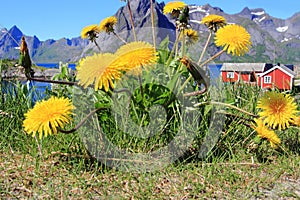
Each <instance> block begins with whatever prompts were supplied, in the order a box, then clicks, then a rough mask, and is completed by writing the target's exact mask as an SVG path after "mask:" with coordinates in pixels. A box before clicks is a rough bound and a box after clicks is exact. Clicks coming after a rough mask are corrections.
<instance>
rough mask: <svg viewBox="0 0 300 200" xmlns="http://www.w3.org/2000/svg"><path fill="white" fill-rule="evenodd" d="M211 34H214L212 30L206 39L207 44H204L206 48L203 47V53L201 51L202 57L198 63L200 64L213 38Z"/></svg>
mask: <svg viewBox="0 0 300 200" xmlns="http://www.w3.org/2000/svg"><path fill="white" fill-rule="evenodd" d="M211 36H212V31H210V32H209V35H208V38H207V41H206V43H205V46H204V48H203V51H202V53H201V55H200V58H199V60H198V63H197V64H198V65H200V63H201V61H202V59H203V56H204V53H205V52H206V50H207V47H208V44H209V41H210V39H211Z"/></svg>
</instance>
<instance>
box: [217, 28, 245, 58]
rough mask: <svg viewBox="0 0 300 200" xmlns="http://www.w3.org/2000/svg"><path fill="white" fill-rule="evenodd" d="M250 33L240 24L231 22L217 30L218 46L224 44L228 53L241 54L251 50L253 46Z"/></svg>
mask: <svg viewBox="0 0 300 200" xmlns="http://www.w3.org/2000/svg"><path fill="white" fill-rule="evenodd" d="M250 38H251V37H250V34H249V33H248V32H247V30H246V29H245V28H244V27H242V26H239V25H236V24H231V25H227V26H224V27H222V28H220V29H218V31H217V32H216V36H215V44H216V46H218V47H219V46H223V49H224V50H226V51H227V53H228V54H230V53H232V54H233V55H237V56H241V55H244V54H245V53H246V52H248V51H249V48H250V47H251V41H250Z"/></svg>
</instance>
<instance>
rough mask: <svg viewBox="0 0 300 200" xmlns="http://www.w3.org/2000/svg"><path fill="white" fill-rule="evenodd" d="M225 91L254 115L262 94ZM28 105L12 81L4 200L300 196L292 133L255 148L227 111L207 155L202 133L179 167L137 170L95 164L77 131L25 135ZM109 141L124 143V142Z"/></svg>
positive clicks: (4, 143)
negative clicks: (40, 136) (279, 143)
mask: <svg viewBox="0 0 300 200" xmlns="http://www.w3.org/2000/svg"><path fill="white" fill-rule="evenodd" d="M1 88H2V83H1ZM224 90H225V91H226V103H230V104H231V105H233V106H237V107H239V108H242V109H245V110H247V111H249V112H254V111H255V109H254V108H255V107H256V103H257V99H258V98H259V97H260V95H261V92H260V90H259V89H258V88H254V87H249V86H247V85H240V86H239V87H236V86H232V85H227V86H226V87H225V88H224ZM201 98H203V99H205V98H207V97H201ZM201 98H200V100H203V99H201ZM30 102H31V99H30V94H29V92H28V90H27V89H26V87H25V86H21V85H18V84H17V87H16V90H15V94H14V95H10V94H4V93H1V102H0V110H1V111H3V112H5V113H8V115H1V116H0V154H1V156H0V197H1V198H3V199H8V198H13V199H18V198H30V199H36V198H37V199H38V198H41V199H211V198H225V199H248V198H261V199H262V198H267V197H268V198H271V199H274V198H275V199H277V198H283V199H297V198H299V195H300V193H299V192H300V191H299V187H298V186H299V181H300V164H299V163H300V156H299V155H300V152H299V143H300V141H299V129H297V128H291V129H290V130H288V131H285V132H280V133H279V136H280V138H281V139H282V143H283V148H279V149H277V150H274V149H272V148H270V145H269V143H267V142H265V143H263V144H262V145H260V146H257V144H255V143H254V142H253V138H254V136H255V133H254V131H253V130H252V129H250V128H248V127H247V126H244V125H243V124H244V123H245V119H244V118H247V117H248V116H247V115H246V114H243V113H240V112H238V111H236V110H234V109H230V108H227V109H224V112H226V113H232V114H234V115H231V116H228V117H227V119H226V121H225V123H226V124H225V127H224V128H223V130H222V133H221V135H220V138H219V140H218V142H217V144H216V146H215V147H214V148H213V149H212V151H211V152H210V154H208V156H207V157H206V158H204V159H203V158H202V159H199V158H198V154H197V151H198V150H199V147H200V145H201V142H202V141H203V135H202V134H199V135H197V137H196V138H195V142H194V143H193V145H192V146H191V147H190V149H189V151H188V152H187V153H186V156H183V157H182V158H181V159H179V160H178V161H177V162H175V163H173V164H170V165H169V166H167V167H166V168H162V169H157V170H156V171H152V172H140V173H138V172H133V171H130V170H129V171H123V170H118V169H116V168H110V167H109V166H107V165H104V164H103V163H100V162H97V160H95V159H93V158H91V157H90V155H89V153H88V152H87V150H86V149H85V146H84V144H83V142H82V140H81V138H80V135H79V134H78V133H74V134H69V135H64V134H58V135H55V136H49V137H47V138H44V139H43V140H38V139H36V138H33V137H32V136H31V135H27V134H26V133H25V132H24V131H23V128H22V121H23V120H24V113H25V112H26V111H27V110H28V109H29V108H31V107H32V104H31V103H30ZM199 111H200V112H199V113H201V115H202V117H203V119H204V120H202V122H201V123H200V125H199V129H201V133H203V132H205V130H206V129H207V128H208V126H209V119H210V117H209V115H210V107H209V106H208V105H206V106H201V107H200V108H199ZM11 116H12V117H11ZM247 122H249V121H247ZM115 138H117V137H115ZM115 138H114V137H112V140H114V139H115ZM114 142H115V143H117V144H118V143H119V144H121V143H122V142H123V143H124V141H122V138H118V139H115V141H114ZM128 142H133V140H129V141H128ZM150 144H152V143H150ZM122 145H123V147H125V144H122ZM122 145H121V146H122ZM141 145H147V144H145V143H137V147H138V148H137V150H141V149H139V148H140V147H141ZM148 145H149V144H148ZM149 148H150V147H149ZM150 149H151V148H150Z"/></svg>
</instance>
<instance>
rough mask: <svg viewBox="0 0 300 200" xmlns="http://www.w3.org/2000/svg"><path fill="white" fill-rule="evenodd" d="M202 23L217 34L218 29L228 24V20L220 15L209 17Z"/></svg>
mask: <svg viewBox="0 0 300 200" xmlns="http://www.w3.org/2000/svg"><path fill="white" fill-rule="evenodd" d="M200 23H201V24H205V26H206V27H207V28H208V29H210V30H212V31H215V32H216V31H217V30H218V28H221V27H223V26H225V25H226V24H227V22H226V19H225V18H224V17H222V16H220V15H207V16H206V17H204V18H203V19H202V20H201V22H200Z"/></svg>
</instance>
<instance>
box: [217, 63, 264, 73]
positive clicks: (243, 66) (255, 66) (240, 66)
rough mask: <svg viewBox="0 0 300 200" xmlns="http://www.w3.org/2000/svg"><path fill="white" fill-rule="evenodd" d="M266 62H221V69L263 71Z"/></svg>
mask: <svg viewBox="0 0 300 200" xmlns="http://www.w3.org/2000/svg"><path fill="white" fill-rule="evenodd" d="M266 65H268V64H267V63H223V65H222V67H221V71H234V72H253V71H255V72H263V71H264V70H265V67H266Z"/></svg>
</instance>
